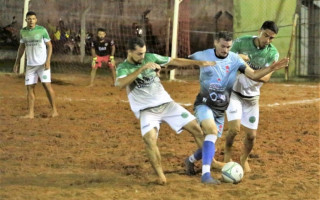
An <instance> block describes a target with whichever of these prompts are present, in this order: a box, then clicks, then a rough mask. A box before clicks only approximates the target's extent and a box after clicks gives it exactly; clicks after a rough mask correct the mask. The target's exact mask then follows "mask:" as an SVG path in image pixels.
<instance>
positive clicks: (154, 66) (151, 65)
mask: <svg viewBox="0 0 320 200" xmlns="http://www.w3.org/2000/svg"><path fill="white" fill-rule="evenodd" d="M143 68H144V70H146V69H153V70H155V71H160V70H161V67H160V65H158V64H156V63H152V62H149V63H147V64H145V65H144V66H143Z"/></svg>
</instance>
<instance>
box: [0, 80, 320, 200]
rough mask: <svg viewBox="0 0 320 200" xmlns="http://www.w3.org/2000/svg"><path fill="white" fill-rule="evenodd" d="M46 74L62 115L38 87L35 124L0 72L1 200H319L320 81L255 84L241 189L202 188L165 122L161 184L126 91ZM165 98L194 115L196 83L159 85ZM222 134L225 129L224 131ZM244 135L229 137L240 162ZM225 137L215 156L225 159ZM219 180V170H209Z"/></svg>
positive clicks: (189, 141)
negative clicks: (254, 116)
mask: <svg viewBox="0 0 320 200" xmlns="http://www.w3.org/2000/svg"><path fill="white" fill-rule="evenodd" d="M88 82H89V75H77V74H76V75H70V74H69V75H61V74H53V88H54V90H55V92H56V96H57V107H58V112H59V114H60V116H59V117H56V118H49V117H48V116H49V113H50V106H49V102H48V100H47V98H46V96H45V92H44V89H43V88H42V86H41V85H40V84H38V85H37V86H36V102H35V119H33V120H30V119H29V120H28V119H22V118H20V116H22V115H25V114H26V113H27V101H26V89H25V86H24V78H23V77H18V76H14V75H11V74H0V88H1V89H0V199H4V200H6V199H40V200H45V199H50V200H52V199H55V200H60V199H68V200H70V199H74V200H82V199H94V200H99V199H114V200H118V199H130V200H134V199H149V200H153V199H159V200H160V199H163V200H180V199H181V200H182V199H183V200H186V199H192V200H201V199H223V200H226V199H243V200H248V199H250V200H252V199H267V200H269V199H275V200H280V199H281V200H283V199H290V200H292V199H319V197H320V193H319V188H320V184H319V177H320V173H319V110H320V109H319V106H320V97H319V86H320V84H319V83H268V84H265V85H264V86H263V88H262V94H261V101H260V124H259V131H258V136H257V142H256V145H255V147H254V150H253V152H252V154H251V156H250V160H249V162H250V164H251V168H252V172H251V173H248V174H245V175H244V179H243V181H242V182H241V183H239V184H228V183H223V184H222V185H219V186H210V185H203V184H201V183H200V176H201V173H200V169H201V162H198V163H197V165H196V167H197V171H198V172H199V173H198V174H197V175H196V176H193V177H189V176H186V175H185V174H184V164H183V161H184V159H185V158H186V156H188V155H190V154H191V153H192V152H193V151H194V150H195V149H196V144H195V142H194V141H193V138H192V137H191V136H190V135H189V134H188V133H187V132H185V131H184V132H182V133H181V134H180V135H176V134H175V133H174V131H172V130H171V129H170V128H169V126H168V125H167V124H162V126H161V130H160V135H159V139H158V145H159V148H160V152H161V155H162V165H163V169H164V171H165V174H166V177H167V181H168V184H167V185H166V186H160V185H157V184H155V182H154V181H155V178H156V177H155V174H154V172H153V170H152V168H151V165H150V163H149V162H148V159H147V156H146V153H145V150H144V143H143V141H142V138H141V135H140V127H139V121H138V120H137V119H136V118H135V117H134V115H133V113H132V112H131V110H130V107H129V104H128V101H127V96H126V92H125V90H119V89H118V88H114V87H110V84H111V79H110V77H106V76H99V77H97V80H96V86H95V87H93V88H87V87H86V85H87V84H88ZM163 85H164V87H165V88H166V90H167V91H168V92H169V93H170V94H171V97H172V98H173V99H174V100H175V101H177V102H179V103H181V104H182V105H184V106H185V107H186V108H187V109H188V110H190V111H191V112H192V103H193V101H194V99H195V96H196V94H197V92H198V90H199V83H198V81H196V80H187V81H183V82H169V81H163ZM224 131H227V125H226V126H225V127H224ZM242 139H243V132H241V134H240V135H238V136H237V137H236V141H235V144H234V154H233V160H234V161H236V162H239V156H240V154H241V148H242ZM224 142H225V138H224V136H223V137H222V138H221V139H219V140H218V141H217V152H216V159H217V160H220V161H222V160H223V151H224ZM212 174H213V176H214V177H215V178H220V177H221V173H220V171H219V170H215V169H214V170H213V171H212Z"/></svg>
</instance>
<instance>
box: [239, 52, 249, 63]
mask: <svg viewBox="0 0 320 200" xmlns="http://www.w3.org/2000/svg"><path fill="white" fill-rule="evenodd" d="M239 56H240V58H242V60H244V61H246V62H248V61H250V58H249V56H248V55H246V54H239Z"/></svg>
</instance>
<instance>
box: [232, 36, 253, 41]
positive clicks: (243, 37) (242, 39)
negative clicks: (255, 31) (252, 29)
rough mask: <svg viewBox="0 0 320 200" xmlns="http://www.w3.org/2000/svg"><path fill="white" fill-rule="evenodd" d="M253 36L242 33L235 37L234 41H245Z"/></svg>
mask: <svg viewBox="0 0 320 200" xmlns="http://www.w3.org/2000/svg"><path fill="white" fill-rule="evenodd" d="M253 38H254V36H252V35H243V36H240V37H238V38H237V39H235V42H247V41H251V40H252V39H253Z"/></svg>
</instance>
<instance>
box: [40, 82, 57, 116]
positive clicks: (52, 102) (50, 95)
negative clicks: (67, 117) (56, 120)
mask: <svg viewBox="0 0 320 200" xmlns="http://www.w3.org/2000/svg"><path fill="white" fill-rule="evenodd" d="M42 85H43V87H44V89H45V91H46V94H47V97H48V100H49V102H50V105H51V108H52V113H51V117H57V116H58V115H59V114H58V111H57V107H56V100H55V99H56V98H55V92H54V90H53V89H52V87H51V83H42Z"/></svg>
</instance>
